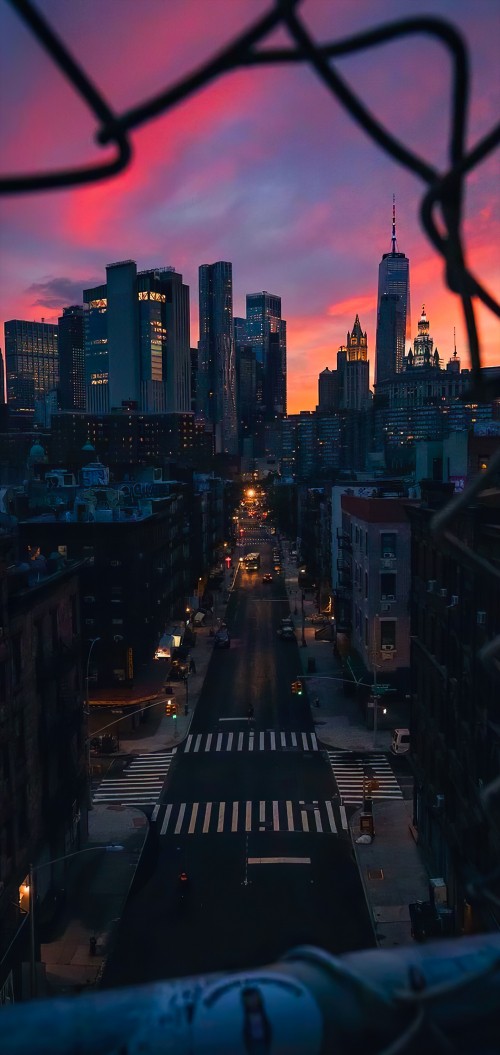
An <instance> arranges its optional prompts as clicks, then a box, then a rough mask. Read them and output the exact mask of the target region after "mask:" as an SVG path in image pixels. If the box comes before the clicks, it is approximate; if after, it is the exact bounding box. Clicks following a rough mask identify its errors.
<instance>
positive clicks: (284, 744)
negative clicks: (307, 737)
mask: <svg viewBox="0 0 500 1055" xmlns="http://www.w3.org/2000/svg"><path fill="white" fill-rule="evenodd" d="M280 736H281V746H282V747H286V734H285V733H280Z"/></svg>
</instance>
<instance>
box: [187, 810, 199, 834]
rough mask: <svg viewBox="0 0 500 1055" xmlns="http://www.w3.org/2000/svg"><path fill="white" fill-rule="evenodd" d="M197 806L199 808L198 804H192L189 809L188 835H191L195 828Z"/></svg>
mask: <svg viewBox="0 0 500 1055" xmlns="http://www.w3.org/2000/svg"><path fill="white" fill-rule="evenodd" d="M198 806H199V803H198V802H193V806H192V809H191V820H190V822H189V828H188V835H192V834H193V832H194V829H195V827H196V818H197V816H198Z"/></svg>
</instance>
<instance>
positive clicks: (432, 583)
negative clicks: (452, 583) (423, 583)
mask: <svg viewBox="0 0 500 1055" xmlns="http://www.w3.org/2000/svg"><path fill="white" fill-rule="evenodd" d="M436 585H437V583H436V580H435V579H428V580H427V593H434V590H435V589H436Z"/></svg>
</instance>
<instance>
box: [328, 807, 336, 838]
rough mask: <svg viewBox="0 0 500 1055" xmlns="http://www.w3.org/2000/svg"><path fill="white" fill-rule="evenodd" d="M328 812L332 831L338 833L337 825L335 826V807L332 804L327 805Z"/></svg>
mask: <svg viewBox="0 0 500 1055" xmlns="http://www.w3.org/2000/svg"><path fill="white" fill-rule="evenodd" d="M326 812H327V814H328V820H329V821H330V831H332V832H336V831H337V825H336V824H335V818H334V816H333V807H332V804H331V802H327V803H326Z"/></svg>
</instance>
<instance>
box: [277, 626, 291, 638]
mask: <svg viewBox="0 0 500 1055" xmlns="http://www.w3.org/2000/svg"><path fill="white" fill-rule="evenodd" d="M277 634H278V637H279V638H280V639H281V641H295V630H294V629H293V626H280V628H279V630H278V631H277Z"/></svg>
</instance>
